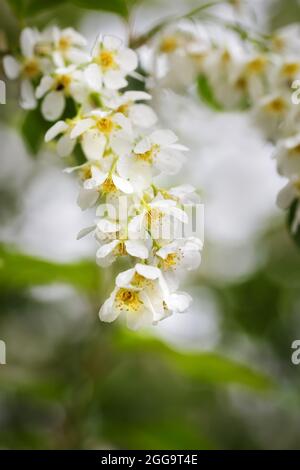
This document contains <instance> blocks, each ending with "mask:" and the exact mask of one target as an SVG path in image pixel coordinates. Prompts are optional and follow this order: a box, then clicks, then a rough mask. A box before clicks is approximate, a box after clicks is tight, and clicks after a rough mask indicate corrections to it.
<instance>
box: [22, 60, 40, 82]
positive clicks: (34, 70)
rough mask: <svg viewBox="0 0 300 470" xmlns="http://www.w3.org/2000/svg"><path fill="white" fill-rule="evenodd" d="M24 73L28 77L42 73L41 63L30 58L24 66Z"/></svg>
mask: <svg viewBox="0 0 300 470" xmlns="http://www.w3.org/2000/svg"><path fill="white" fill-rule="evenodd" d="M23 73H24V75H25V76H26V77H28V78H35V77H36V76H37V75H39V73H40V69H39V65H38V63H37V61H36V60H35V59H32V60H28V61H26V62H25V64H24V66H23Z"/></svg>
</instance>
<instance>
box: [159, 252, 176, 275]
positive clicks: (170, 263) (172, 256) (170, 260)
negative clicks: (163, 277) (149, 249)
mask: <svg viewBox="0 0 300 470" xmlns="http://www.w3.org/2000/svg"><path fill="white" fill-rule="evenodd" d="M178 258H179V256H178V254H177V253H169V254H168V256H167V257H166V258H165V259H163V260H162V268H163V269H164V270H165V271H167V270H168V269H170V268H172V267H174V266H176V264H177V262H178Z"/></svg>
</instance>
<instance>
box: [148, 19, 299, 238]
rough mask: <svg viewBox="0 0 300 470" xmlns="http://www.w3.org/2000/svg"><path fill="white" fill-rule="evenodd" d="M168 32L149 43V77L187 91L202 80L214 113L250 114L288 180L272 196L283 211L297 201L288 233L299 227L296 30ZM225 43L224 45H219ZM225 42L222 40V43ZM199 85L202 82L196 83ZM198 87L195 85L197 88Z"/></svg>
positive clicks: (291, 28) (173, 29) (297, 59)
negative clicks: (252, 34)
mask: <svg viewBox="0 0 300 470" xmlns="http://www.w3.org/2000/svg"><path fill="white" fill-rule="evenodd" d="M198 26H199V29H198V30H197V31H198V34H197V35H196V34H195V33H194V32H191V31H189V30H184V29H178V28H173V27H169V28H167V29H166V30H165V31H164V32H163V33H162V34H160V35H158V36H157V37H156V38H155V51H156V52H155V60H153V64H154V65H155V67H154V70H153V72H154V76H155V77H156V80H157V81H158V82H159V83H160V84H161V85H162V86H168V87H175V89H176V88H177V89H178V88H185V89H188V88H191V89H193V87H192V86H193V85H194V84H195V83H196V81H197V79H198V81H199V80H201V78H200V77H202V79H203V77H204V80H205V82H204V83H205V87H206V89H205V90H204V92H206V94H207V90H209V96H208V98H209V99H210V100H211V101H212V100H213V101H212V103H211V104H212V105H213V106H214V107H217V108H218V109H230V110H232V109H236V110H243V109H251V112H252V116H253V118H254V121H255V122H256V124H257V125H258V127H259V128H260V129H261V130H262V131H263V133H264V135H265V137H266V138H267V139H269V140H270V141H272V142H273V143H274V144H275V145H276V151H275V154H276V155H275V156H276V160H277V167H278V171H279V173H280V174H281V175H283V176H284V177H287V178H288V179H289V182H288V184H287V186H286V187H285V188H284V189H283V190H282V191H281V192H280V194H279V196H278V205H279V206H280V207H281V208H284V209H288V208H290V207H291V205H292V204H293V202H294V201H298V209H297V211H295V215H294V221H293V224H292V230H293V231H297V229H298V226H299V225H300V134H299V126H300V106H298V105H299V104H300V93H299V91H300V58H299V47H300V31H299V28H298V27H296V26H289V27H286V28H283V29H282V30H279V31H278V32H275V33H274V34H273V35H272V36H270V37H269V38H267V39H261V40H258V39H256V40H254V39H252V40H251V41H248V42H247V41H244V40H242V39H241V37H240V36H239V35H236V34H231V35H228V34H227V36H226V32H225V31H223V32H222V33H223V34H222V35H221V38H222V41H220V40H218V38H217V37H214V36H212V37H211V36H210V34H209V32H208V31H205V28H202V29H201V25H198ZM224 38H225V40H224ZM226 38H227V39H226ZM202 83H203V81H202ZM198 85H199V86H201V83H200V84H199V83H198Z"/></svg>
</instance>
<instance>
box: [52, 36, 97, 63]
mask: <svg viewBox="0 0 300 470" xmlns="http://www.w3.org/2000/svg"><path fill="white" fill-rule="evenodd" d="M51 35H52V40H53V52H52V58H53V62H54V64H55V66H56V67H65V66H66V65H69V64H82V63H84V62H87V61H88V60H89V55H88V54H87V53H86V52H85V51H83V50H82V48H83V47H85V46H86V45H87V40H86V39H85V38H84V37H83V36H82V35H81V34H79V33H78V32H77V31H75V29H73V28H65V29H62V30H60V29H59V28H57V27H54V28H53V29H52V31H51Z"/></svg>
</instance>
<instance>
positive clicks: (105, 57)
mask: <svg viewBox="0 0 300 470" xmlns="http://www.w3.org/2000/svg"><path fill="white" fill-rule="evenodd" d="M98 62H99V64H100V65H101V67H102V68H103V69H105V70H109V69H113V68H116V66H117V64H116V61H115V57H114V54H113V52H110V51H101V52H100V54H99V57H98Z"/></svg>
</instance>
